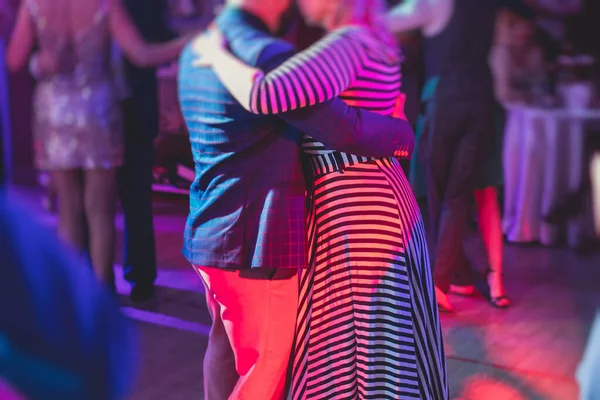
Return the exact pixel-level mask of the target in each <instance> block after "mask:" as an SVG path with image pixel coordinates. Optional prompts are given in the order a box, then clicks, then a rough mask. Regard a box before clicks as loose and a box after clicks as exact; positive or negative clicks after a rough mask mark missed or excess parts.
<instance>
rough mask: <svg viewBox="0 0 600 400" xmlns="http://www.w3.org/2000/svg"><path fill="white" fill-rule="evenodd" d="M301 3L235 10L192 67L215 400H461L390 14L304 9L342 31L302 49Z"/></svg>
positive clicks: (356, 6) (199, 248)
mask: <svg viewBox="0 0 600 400" xmlns="http://www.w3.org/2000/svg"><path fill="white" fill-rule="evenodd" d="M290 3H291V2H290V0H237V1H230V2H229V4H227V7H225V9H224V10H223V11H222V12H221V14H220V15H219V17H218V18H217V20H216V21H215V24H214V28H213V29H212V30H211V32H209V33H207V34H205V35H203V36H199V37H198V38H196V39H195V40H194V41H193V42H192V43H191V44H190V45H189V46H188V47H187V48H186V49H185V50H184V52H183V55H182V58H181V63H180V76H179V100H180V104H181V109H182V112H183V115H184V119H185V121H186V124H187V126H188V129H189V132H190V142H191V147H192V152H193V155H194V160H195V163H196V179H195V180H194V182H193V184H192V186H191V188H190V214H189V217H188V220H187V223H186V229H185V238H184V250H183V252H184V254H185V256H186V257H187V258H188V260H189V261H190V262H191V264H192V265H193V266H194V268H195V269H196V271H197V272H198V274H199V275H200V277H201V279H202V282H203V283H204V285H205V288H206V299H207V306H208V309H209V311H210V313H211V316H212V319H213V326H212V329H211V332H210V335H209V340H208V348H207V351H206V355H205V360H204V390H205V394H204V396H205V397H204V398H205V399H206V400H223V399H252V400H253V399H282V398H284V396H289V397H291V398H294V399H322V398H330V399H383V398H389V399H436V400H438V399H447V398H448V386H447V380H446V370H445V368H446V366H445V358H444V353H443V345H442V335H441V327H440V322H439V317H438V311H437V306H436V300H435V295H434V290H433V289H434V288H433V283H432V277H431V272H430V268H429V260H428V253H427V246H426V240H425V235H424V228H423V222H422V219H421V215H420V211H419V209H418V207H417V204H416V201H415V198H414V196H413V194H412V191H411V188H410V186H409V184H408V182H407V180H406V177H405V176H404V174H403V172H402V170H401V168H400V166H399V164H398V161H397V160H396V158H395V157H394V156H403V155H404V156H408V155H410V154H411V153H412V149H413V146H414V137H413V132H412V129H411V128H410V125H409V123H408V122H407V121H405V120H404V119H400V118H393V117H392V116H391V115H392V114H394V110H395V105H396V103H397V99H398V98H399V97H400V96H401V94H400V58H399V52H398V50H397V48H396V46H395V44H394V41H393V38H392V37H391V36H390V35H389V34H388V32H386V31H385V30H384V29H382V27H383V26H384V25H385V24H382V23H380V21H379V17H380V15H381V13H382V12H383V11H384V7H383V5H381V4H380V2H379V1H369V0H338V1H317V0H302V1H299V2H298V3H299V6H300V8H301V11H302V12H303V14H304V16H305V17H306V18H307V19H308V20H310V21H311V22H312V23H314V24H318V25H320V26H321V27H323V28H325V29H326V30H327V31H328V34H327V35H326V36H325V37H324V38H323V39H321V40H320V41H318V42H317V43H316V44H314V45H313V46H312V47H310V48H308V49H307V50H306V51H304V52H301V53H298V54H296V53H295V51H294V48H293V47H292V46H291V45H290V44H288V43H286V42H284V41H282V40H279V39H277V38H275V37H273V34H272V32H276V31H278V29H279V28H280V26H279V25H280V20H281V17H282V15H284V13H285V12H286V11H287V10H288V8H289V7H290V5H291V4H290ZM301 132H302V133H301ZM304 133H305V135H304ZM290 356H291V361H290Z"/></svg>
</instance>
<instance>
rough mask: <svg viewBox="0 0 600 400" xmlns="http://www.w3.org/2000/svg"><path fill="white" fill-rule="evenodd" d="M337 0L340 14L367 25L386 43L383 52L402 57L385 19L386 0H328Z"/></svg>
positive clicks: (390, 55) (354, 21)
mask: <svg viewBox="0 0 600 400" xmlns="http://www.w3.org/2000/svg"><path fill="white" fill-rule="evenodd" d="M328 1H335V2H337V3H338V4H337V8H338V10H339V11H338V15H339V16H340V18H342V17H345V19H346V20H348V18H349V20H350V22H352V23H357V24H361V25H366V26H367V27H368V28H370V29H371V31H372V32H373V34H374V36H375V37H376V38H377V39H378V40H379V41H381V42H382V43H383V44H385V48H382V49H381V50H382V52H383V53H384V54H386V55H387V56H388V57H394V58H398V57H400V50H399V48H398V43H397V40H396V38H395V37H394V36H393V35H392V33H391V32H390V31H389V30H388V29H387V25H386V24H385V21H384V16H385V13H386V12H387V5H386V2H385V0H328Z"/></svg>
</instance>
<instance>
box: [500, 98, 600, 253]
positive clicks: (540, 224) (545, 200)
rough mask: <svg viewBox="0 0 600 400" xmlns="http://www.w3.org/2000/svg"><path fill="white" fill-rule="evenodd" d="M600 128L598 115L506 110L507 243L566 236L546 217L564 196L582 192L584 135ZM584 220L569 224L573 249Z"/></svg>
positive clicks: (549, 242)
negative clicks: (593, 128)
mask: <svg viewBox="0 0 600 400" xmlns="http://www.w3.org/2000/svg"><path fill="white" fill-rule="evenodd" d="M598 123H600V110H582V111H571V110H566V109H542V108H532V107H526V106H517V105H509V106H507V121H506V128H505V135H504V156H503V158H504V160H503V161H504V184H505V201H504V220H503V229H504V233H505V234H506V236H507V239H508V240H509V241H511V242H520V243H530V242H541V243H542V244H545V245H553V244H556V243H557V241H558V240H559V238H560V237H561V233H563V232H559V230H558V228H557V227H556V226H554V225H550V224H547V223H545V222H544V221H543V217H544V216H545V215H547V213H548V212H549V211H550V209H551V208H552V207H553V206H555V205H556V203H557V202H558V201H560V200H562V199H563V196H565V195H566V194H567V193H569V192H571V191H574V190H577V189H578V186H579V184H580V183H581V174H582V161H581V160H582V157H583V155H584V148H583V146H584V137H585V136H584V134H585V132H586V128H587V127H588V126H589V125H590V124H598ZM582 218H583V217H582ZM582 218H579V220H570V221H568V223H567V229H566V232H564V234H566V239H567V241H568V243H569V245H571V246H575V245H576V244H578V243H579V239H580V238H581V237H582V235H583V231H584V223H583V221H582V220H581V219H582ZM588 221H589V217H588Z"/></svg>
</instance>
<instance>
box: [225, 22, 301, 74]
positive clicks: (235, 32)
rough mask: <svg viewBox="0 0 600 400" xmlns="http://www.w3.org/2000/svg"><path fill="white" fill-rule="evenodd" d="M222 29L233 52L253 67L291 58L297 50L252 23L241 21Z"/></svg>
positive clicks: (262, 67)
mask: <svg viewBox="0 0 600 400" xmlns="http://www.w3.org/2000/svg"><path fill="white" fill-rule="evenodd" d="M221 29H222V31H223V34H224V35H225V38H226V39H227V41H228V43H229V48H230V50H231V52H232V53H233V54H235V56H236V57H238V58H239V59H240V60H242V61H244V62H245V63H246V64H248V65H251V66H253V67H257V68H260V69H265V68H268V67H269V65H270V64H271V63H272V62H273V59H279V58H282V57H285V58H289V57H290V56H291V55H293V54H294V53H295V52H296V50H295V48H294V46H292V45H291V44H290V43H288V42H286V41H285V40H283V39H280V38H277V37H275V36H273V35H271V34H270V33H268V32H265V31H262V30H260V29H257V28H255V27H253V26H252V25H250V24H245V23H243V22H241V23H238V24H236V25H235V26H232V25H227V26H223V27H221Z"/></svg>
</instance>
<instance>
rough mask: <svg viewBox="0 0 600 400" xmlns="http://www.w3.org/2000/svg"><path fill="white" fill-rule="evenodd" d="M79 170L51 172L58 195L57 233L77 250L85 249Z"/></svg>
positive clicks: (81, 183) (81, 186) (80, 175)
mask: <svg viewBox="0 0 600 400" xmlns="http://www.w3.org/2000/svg"><path fill="white" fill-rule="evenodd" d="M82 178H83V177H82V174H81V171H79V170H61V171H53V172H52V185H53V188H54V190H55V191H56V195H57V197H58V233H59V235H60V237H61V238H62V239H63V240H64V241H66V242H67V243H69V244H70V245H72V246H73V247H74V248H75V249H76V250H77V251H82V252H83V250H84V249H85V239H86V235H85V213H84V206H83V180H82Z"/></svg>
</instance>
